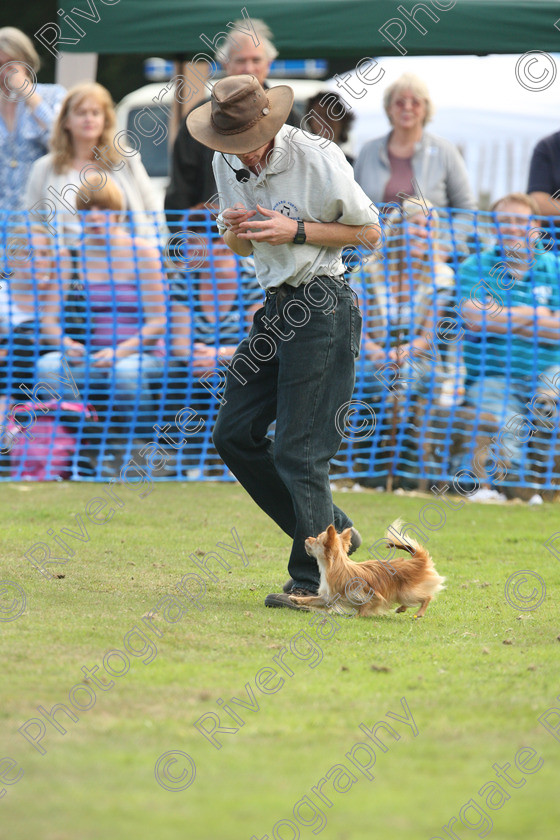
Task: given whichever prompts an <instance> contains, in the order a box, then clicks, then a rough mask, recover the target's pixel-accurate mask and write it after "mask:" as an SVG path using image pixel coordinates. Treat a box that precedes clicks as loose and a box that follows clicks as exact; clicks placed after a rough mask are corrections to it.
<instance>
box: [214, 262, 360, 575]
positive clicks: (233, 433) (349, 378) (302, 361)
mask: <svg viewBox="0 0 560 840" xmlns="http://www.w3.org/2000/svg"><path fill="white" fill-rule="evenodd" d="M320 282H321V284H322V287H324V289H325V290H326V291H327V292H328V294H329V303H328V304H326V305H322V306H321V305H315V304H314V303H311V301H310V298H311V297H312V298H313V299H314V300H318V299H319V298H320V296H321V294H323V288H322V287H319V286H316V287H315V288H316V289H317V291H315V289H313V291H312V292H309V297H308V296H306V295H305V293H304V289H303V287H299V288H297V289H290V290H289V291H288V292H287V295H286V297H285V298H284V299H283V300H281V296H280V294H278V295H275V294H268V295H267V299H266V302H265V304H264V306H263V307H262V308H261V309H259V310H258V312H256V313H255V316H254V320H253V326H252V328H251V332H250V334H249V336H248V337H247V338H245V339H244V340H243V341H242V342H241V344H240V345H239V347H238V348H237V350H236V352H235V355H234V357H233V359H232V362H231V365H230V368H229V370H228V374H227V381H226V387H225V391H224V394H223V399H224V400H225V404H223V405H222V406H221V408H220V411H219V414H218V419H217V421H216V425H215V428H214V445H215V446H216V449H217V450H218V452H219V454H220V456H221V457H222V458H223V460H224V461H225V463H226V464H227V466H228V467H229V468H230V470H231V471H232V473H233V474H234V475H235V476H236V477H237V479H238V480H239V481H240V483H241V484H242V485H243V487H244V488H245V489H246V490H247V492H248V493H249V494H250V495H251V496H252V498H253V499H254V501H255V502H256V503H257V504H258V505H259V507H261V508H262V510H264V511H265V513H267V514H268V515H269V516H270V517H271V518H272V519H273V520H274V521H275V522H276V523H277V524H278V525H279V526H280V528H282V530H283V531H285V532H286V534H288V535H289V536H290V537H291V538H292V539H293V545H292V550H291V554H290V560H289V564H288V571H289V573H290V575H291V576H292V578H293V579H294V581H295V582H296V584H297V585H298V586H301V587H304V588H305V589H309V590H316V589H317V588H318V585H319V580H320V576H319V570H318V567H317V563H316V561H315V560H314V558H312V557H309V556H308V555H307V554H306V551H305V545H304V542H305V540H306V538H307V537H309V536H317V534H319V533H320V532H321V531H324V530H325V529H326V528H327V526H328V525H329V524H330V523H331V522H334V524H335V526H336V529H337V530H338V531H341V530H343V529H344V528H348V527H350V526H351V525H352V522H351V520H350V519H349V518H348V516H347V515H346V514H345V513H344V512H343V511H342V510H340V509H339V508H337V507H336V506H335V505H333V501H332V495H331V490H330V482H329V461H330V459H331V458H333V457H334V455H336V453H337V451H338V449H339V447H340V443H341V440H342V431H343V430H344V416H345V414H346V409H345V408H344V404H345V403H347V402H349V401H350V400H351V399H352V391H353V387H354V366H355V358H356V356H357V355H358V352H359V345H360V335H361V316H360V311H359V309H358V307H357V306H355V305H354V300H353V297H354V293H353V292H352V290H351V289H350V287H349V286H348V285H347V284H346V283H343V282H342V281H340V282H339V281H338V280H334V279H333V278H324V277H321V278H320ZM313 283H315V279H314V280H312V281H310V284H308V286H309V288H311V284H313ZM308 291H309V289H308ZM323 303H324V301H323ZM305 310H307V312H308V315H309V317H308V320H304V316H305ZM325 310H326V311H325ZM265 319H269V320H268V321H267V320H265ZM296 321H300V322H303V323H302V324H301V326H296V325H295V322H296ZM270 322H274V329H271V328H267V324H268V323H270ZM278 333H280V335H284V336H289V338H288V337H285V338H281V337H279V335H278ZM232 370H234V371H235V374H234V373H232ZM339 409H340V416H338V417H337V412H339ZM274 420H276V429H275V435H274V441H272V440H271V439H270V437H267V430H268V428H269V426H270V424H271V423H272V422H273V421H274Z"/></svg>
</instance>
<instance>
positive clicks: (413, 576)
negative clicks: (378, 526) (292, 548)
mask: <svg viewBox="0 0 560 840" xmlns="http://www.w3.org/2000/svg"><path fill="white" fill-rule="evenodd" d="M401 527H402V521H401V520H400V519H397V520H396V521H395V522H393V524H392V525H390V526H389V528H388V529H387V531H386V533H385V540H386V544H387V547H388V548H398V549H402V550H403V551H406V552H408V554H409V555H410V556H408V557H397V558H395V559H394V560H393V559H392V558H389V559H388V560H387V561H384V562H381V561H379V560H366V561H365V562H363V563H354V562H353V561H352V560H350V559H349V558H348V553H347V552H348V547H349V545H350V535H351V529H350V528H347V529H346V530H345V531H343V532H342V533H341V534H338V533H337V532H336V529H335V527H334V525H329V527H328V528H327V530H326V531H323V532H322V533H321V534H319V536H318V537H308V538H307V539H306V541H305V550H306V551H307V553H308V554H309V556H310V557H314V558H315V559H316V561H317V564H318V566H319V571H320V573H321V582H320V585H319V592H318V594H317V595H311V596H305V597H303V596H296V595H291V596H290V598H291V600H292V601H293V602H294V604H297V605H298V606H300V607H318V608H329V607H332V606H333V604H334V605H335V607H336V609H337V610H339V609H344V608H345V607H350V608H351V609H353V610H354V611H356V612H357V613H358V615H364V616H365V615H374V614H375V613H380V612H385V611H386V610H388V609H389V608H390V607H391V604H400V606H399V607H398V609H397V612H398V613H402V612H405V610H406V609H407V608H408V607H415V606H417V605H418V604H419V605H420V609H419V610H418V612H417V613H416V615H415V618H422V616H423V615H424V613H425V612H426V609H427V608H428V604H429V603H430V601H431V600H432V598H433V597H434V595H436V594H437V593H438V592H439V591H440V590H441V589H443V588H444V587H443V584H444V581H445V578H443V577H441V575H439V574H438V573H437V571H436V569H435V567H434V564H433V561H432V558H431V557H430V555H429V553H428V552H427V551H426V549H425V548H423V547H422V546H421V545H420V544H419V543H417V542H416V540H413V539H411V538H410V537H408V536H406V535H405V534H403V532H402V531H401Z"/></svg>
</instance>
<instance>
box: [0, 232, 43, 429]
mask: <svg viewBox="0 0 560 840" xmlns="http://www.w3.org/2000/svg"><path fill="white" fill-rule="evenodd" d="M5 269H6V270H5V272H4V276H3V279H2V283H1V285H0V421H1V425H3V424H4V423H5V415H6V413H7V411H8V409H9V407H10V406H11V404H12V403H16V402H22V401H25V400H26V399H28V397H26V396H25V392H22V390H21V389H20V385H23V386H26V387H27V388H29V389H32V388H33V381H34V379H35V374H34V371H35V365H36V361H37V358H38V355H39V354H40V353H41V351H42V350H43V351H44V349H45V348H44V345H42V342H41V328H40V315H39V313H40V312H41V311H42V308H43V306H44V304H45V302H46V301H47V299H48V298H49V297H50V296H52V294H53V292H55V290H56V283H55V277H56V262H55V254H54V252H53V249H52V240H51V238H50V237H49V235H48V234H47V232H46V231H45V229H44V228H43V227H41V226H39V225H33V226H31V227H29V228H26V227H23V226H22V227H15V228H12V229H11V230H9V233H8V238H7V247H6V266H5Z"/></svg>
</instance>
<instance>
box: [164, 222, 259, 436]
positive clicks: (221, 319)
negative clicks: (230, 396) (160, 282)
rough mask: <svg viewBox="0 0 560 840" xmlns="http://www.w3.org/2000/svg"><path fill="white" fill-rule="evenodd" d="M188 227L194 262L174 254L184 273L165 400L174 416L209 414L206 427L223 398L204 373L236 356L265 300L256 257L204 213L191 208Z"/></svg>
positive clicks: (186, 243) (175, 298)
mask: <svg viewBox="0 0 560 840" xmlns="http://www.w3.org/2000/svg"><path fill="white" fill-rule="evenodd" d="M188 227H189V231H187V233H186V234H185V238H184V239H183V243H182V244H183V247H182V249H181V250H182V251H185V250H186V251H187V253H183V257H184V259H185V260H186V265H189V264H190V265H192V266H193V267H192V268H191V269H188V270H187V269H186V268H184V267H183V266H182V265H181V263H180V262H179V260H178V257H177V256H176V257H175V259H174V266H175V267H176V268H178V269H179V270H180V272H179V273H180V275H181V276H180V277H179V278H178V279H177V280H176V282H175V284H174V287H173V292H172V307H171V330H170V333H169V352H170V354H171V360H172V364H171V366H170V370H169V377H168V392H167V399H166V400H165V404H166V410H167V411H168V412H171V413H172V415H173V416H174V415H175V413H176V412H177V411H178V410H180V409H181V408H183V407H185V406H190V407H191V408H193V409H194V410H196V411H197V413H198V414H200V415H201V416H202V417H204V418H205V420H206V422H205V428H206V429H207V430H209V429H211V428H212V427H213V425H214V421H215V413H216V412H217V409H218V404H217V402H216V400H215V399H214V398H213V397H211V396H210V393H209V391H208V389H207V388H205V387H204V386H203V385H202V383H201V381H200V377H201V376H202V375H203V374H208V373H209V372H211V371H216V372H217V371H218V364H219V359H222V360H223V362H224V363H227V362H229V361H230V360H231V358H232V356H233V354H234V352H235V349H236V347H237V345H238V344H239V342H240V341H241V339H242V338H243V337H244V336H245V335H246V333H247V332H248V330H249V327H250V325H251V323H252V318H253V315H254V313H255V311H256V310H257V309H258V308H259V307H260V306H261V305H262V301H263V292H262V289H261V287H260V285H259V283H258V281H257V279H256V276H255V267H254V261H253V259H252V257H239V256H238V255H237V254H234V253H233V252H232V251H231V250H230V249H229V248H228V247H227V246H226V245H225V243H224V242H223V240H222V238H221V237H220V236H219V234H218V229H217V227H216V225H215V224H213V225H212V226H211V227H210V229H207V219H206V218H205V217H204V215H203V214H201V213H198V214H197V213H196V212H191V213H190V214H189V219H188ZM197 231H200V233H201V234H203V235H199V234H198V233H197ZM191 233H194V234H195V237H192V236H190V234H191ZM205 234H209V236H207V235H205ZM183 274H184V276H183ZM224 369H225V368H224V367H222V368H220V371H221V372H223V370H224ZM212 409H213V411H212ZM191 442H192V441H191Z"/></svg>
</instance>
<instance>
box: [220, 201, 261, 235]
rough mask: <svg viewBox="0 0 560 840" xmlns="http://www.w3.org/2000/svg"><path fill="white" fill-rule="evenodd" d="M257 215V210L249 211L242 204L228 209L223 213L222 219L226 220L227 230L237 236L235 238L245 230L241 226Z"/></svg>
mask: <svg viewBox="0 0 560 840" xmlns="http://www.w3.org/2000/svg"><path fill="white" fill-rule="evenodd" d="M255 213H256V210H247V209H246V208H245V207H243V205H242V204H240V203H237V204H234V205H233V207H228V208H227V210H224V212H223V213H222V219H223V220H224V223H225V224H226V226H227V229H228V230H230V231H231V232H232V233H233V234H235V236H239V234H240V233H241V232H242V230H243V229H242V228H241V227H240V225H241V224H242V223H244V222H246V221H247V220H248V219H251V218H252V217H253V216H254V215H255ZM244 238H246V237H244Z"/></svg>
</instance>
